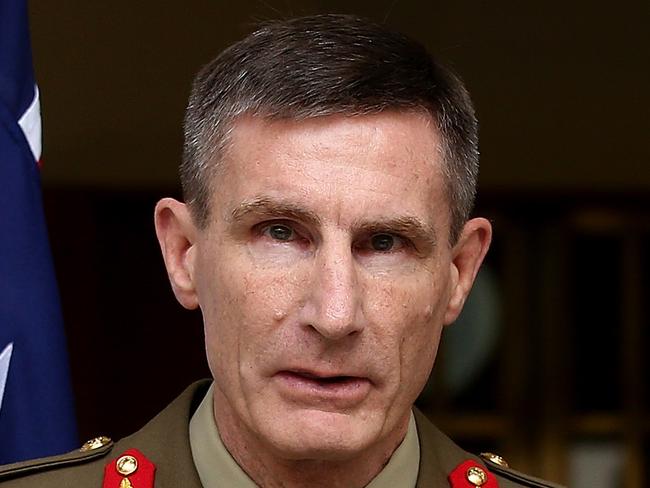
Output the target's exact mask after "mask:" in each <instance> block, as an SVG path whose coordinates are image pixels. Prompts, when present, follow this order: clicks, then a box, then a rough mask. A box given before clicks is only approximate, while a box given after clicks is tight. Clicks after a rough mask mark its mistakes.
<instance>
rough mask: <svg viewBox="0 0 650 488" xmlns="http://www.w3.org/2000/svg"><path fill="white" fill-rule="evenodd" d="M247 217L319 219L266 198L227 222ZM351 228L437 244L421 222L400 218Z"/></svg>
mask: <svg viewBox="0 0 650 488" xmlns="http://www.w3.org/2000/svg"><path fill="white" fill-rule="evenodd" d="M249 215H257V216H267V217H287V218H290V219H296V220H299V221H301V222H305V223H307V224H310V225H320V224H321V219H320V218H319V217H318V215H316V214H315V213H314V212H312V211H310V210H307V209H305V208H302V207H300V206H298V205H295V204H293V203H291V202H285V201H282V200H278V199H275V198H271V197H267V196H259V197H254V198H252V199H250V200H245V201H243V202H242V203H240V204H239V205H238V206H237V207H236V208H235V209H233V210H232V212H230V218H229V220H230V221H231V222H233V221H234V222H237V221H242V220H244V219H245V218H246V217H247V216H249ZM352 228H353V229H354V230H355V231H356V232H362V233H365V234H374V233H391V234H399V235H403V236H404V237H408V238H409V239H412V240H415V241H419V242H422V243H424V244H425V245H428V246H431V248H434V247H435V246H436V244H437V236H436V231H435V229H434V228H433V227H432V226H431V225H429V224H427V223H425V222H423V221H422V220H421V219H418V218H416V217H411V216H403V217H396V218H387V219H381V220H380V219H374V220H360V221H357V222H354V224H353V225H352Z"/></svg>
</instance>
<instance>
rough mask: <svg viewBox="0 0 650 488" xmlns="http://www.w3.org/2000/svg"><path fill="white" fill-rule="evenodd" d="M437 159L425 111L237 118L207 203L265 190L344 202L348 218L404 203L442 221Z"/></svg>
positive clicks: (220, 204) (230, 202) (336, 204)
mask: <svg viewBox="0 0 650 488" xmlns="http://www.w3.org/2000/svg"><path fill="white" fill-rule="evenodd" d="M441 160H442V151H441V146H440V138H439V135H438V132H437V130H436V129H435V124H434V123H433V121H432V120H431V119H430V117H429V116H428V115H424V114H419V113H405V112H383V113H380V114H376V115H363V116H327V117H319V118H313V119H307V120H268V119H263V118H259V117H252V116H248V117H242V118H240V119H238V120H237V121H236V122H235V123H234V125H233V130H232V132H231V135H230V141H229V144H228V148H227V150H226V153H225V154H224V157H223V159H222V166H221V168H220V170H219V171H218V174H217V175H215V177H216V180H215V182H214V183H215V185H214V189H215V191H214V195H213V196H214V201H213V205H212V209H213V210H216V211H218V212H219V211H220V210H221V211H224V210H225V211H227V210H229V209H232V208H233V206H237V205H240V204H241V202H242V201H245V200H247V199H254V198H260V197H263V198H274V199H281V200H283V201H284V200H290V201H292V202H294V203H296V204H301V203H302V204H304V205H306V206H315V207H317V208H320V209H321V211H322V210H323V209H325V208H327V209H328V210H329V209H334V208H338V209H339V214H340V213H341V212H342V209H343V208H347V209H348V211H347V212H346V213H347V214H348V215H349V216H350V218H352V217H355V218H358V217H359V212H362V213H365V214H368V215H369V217H374V218H376V217H379V216H380V214H382V213H387V212H388V213H392V214H397V213H399V211H400V209H401V210H402V212H403V213H411V214H418V215H419V216H420V217H421V216H422V215H425V214H431V215H435V216H436V218H437V219H438V220H440V219H443V220H444V221H445V223H446V220H447V218H446V216H447V214H448V210H447V204H446V199H445V197H444V193H445V192H444V181H443V176H442V175H443V171H442V163H441ZM215 206H216V207H217V208H215ZM346 206H347V207H346ZM373 214H377V215H373ZM342 217H343V216H341V215H339V220H340V219H341V218H342Z"/></svg>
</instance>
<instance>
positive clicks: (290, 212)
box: [228, 195, 320, 225]
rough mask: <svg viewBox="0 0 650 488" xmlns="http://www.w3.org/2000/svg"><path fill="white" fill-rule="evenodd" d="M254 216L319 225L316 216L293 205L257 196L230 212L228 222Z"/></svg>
mask: <svg viewBox="0 0 650 488" xmlns="http://www.w3.org/2000/svg"><path fill="white" fill-rule="evenodd" d="M251 214H256V215H263V216H269V217H280V216H282V217H289V218H294V219H297V220H301V221H303V222H307V223H310V224H315V225H318V224H320V219H319V218H318V216H317V215H316V214H315V213H314V212H312V211H310V210H307V209H305V208H303V207H300V206H298V205H296V204H295V203H292V202H288V201H284V200H282V199H278V198H274V197H270V196H265V195H262V196H257V197H253V198H251V199H248V200H244V201H243V202H241V203H240V204H239V205H237V207H236V208H234V209H233V210H232V211H231V212H230V216H229V219H228V220H229V221H231V222H232V221H238V220H242V219H244V218H245V217H246V216H247V215H251Z"/></svg>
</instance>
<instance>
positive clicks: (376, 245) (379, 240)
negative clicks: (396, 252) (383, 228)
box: [370, 234, 395, 252]
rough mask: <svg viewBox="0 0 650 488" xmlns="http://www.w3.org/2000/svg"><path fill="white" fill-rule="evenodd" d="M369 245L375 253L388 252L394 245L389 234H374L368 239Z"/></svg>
mask: <svg viewBox="0 0 650 488" xmlns="http://www.w3.org/2000/svg"><path fill="white" fill-rule="evenodd" d="M370 245H371V246H372V248H373V249H374V250H375V251H379V252H388V251H390V250H391V249H393V246H394V245H395V237H393V236H392V235H390V234H375V235H374V236H372V237H371V238H370Z"/></svg>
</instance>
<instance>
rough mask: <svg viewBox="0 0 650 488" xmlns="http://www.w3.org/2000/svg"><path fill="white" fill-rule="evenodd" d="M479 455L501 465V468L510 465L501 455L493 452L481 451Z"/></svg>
mask: <svg viewBox="0 0 650 488" xmlns="http://www.w3.org/2000/svg"><path fill="white" fill-rule="evenodd" d="M481 457H482V458H483V459H487V460H488V461H490V462H493V463H494V464H497V465H499V466H501V467H502V468H509V467H510V466H508V462H507V461H506V460H505V459H503V458H502V457H501V456H499V455H498V454H494V453H491V452H482V453H481Z"/></svg>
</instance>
